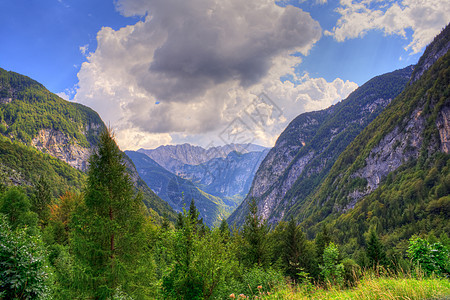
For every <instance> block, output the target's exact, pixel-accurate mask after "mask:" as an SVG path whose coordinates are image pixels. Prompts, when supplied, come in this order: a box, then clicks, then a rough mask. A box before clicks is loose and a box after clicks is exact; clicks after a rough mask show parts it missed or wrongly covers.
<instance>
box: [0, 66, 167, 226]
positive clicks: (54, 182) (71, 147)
mask: <svg viewBox="0 0 450 300" xmlns="http://www.w3.org/2000/svg"><path fill="white" fill-rule="evenodd" d="M104 128H105V125H104V123H103V121H102V120H101V119H100V117H99V115H98V114H97V113H96V112H95V111H93V110H92V109H90V108H88V107H86V106H83V105H81V104H78V103H72V102H69V101H65V100H63V99H61V98H60V97H58V96H57V95H55V94H53V93H51V92H49V91H48V90H47V89H46V88H45V87H44V86H43V85H42V84H40V83H38V82H36V81H35V80H32V79H30V78H29V77H26V76H23V75H20V74H18V73H14V72H8V71H6V70H4V69H1V68H0V137H1V139H0V154H1V155H0V172H2V173H3V174H4V175H5V176H2V178H0V181H1V182H0V183H2V184H3V185H11V184H14V185H17V184H20V185H24V186H27V187H28V188H30V187H32V186H33V185H34V184H35V183H36V182H37V180H38V179H39V177H40V176H42V175H44V174H45V176H47V177H49V181H50V186H51V188H52V190H53V194H54V196H55V197H57V196H59V195H62V193H64V192H65V191H66V190H70V189H75V190H82V189H83V187H84V183H85V181H86V174H85V173H84V171H86V169H87V161H88V158H89V156H90V153H91V152H92V149H93V148H94V147H95V146H96V144H97V142H98V133H99V132H100V131H101V130H103V129H104ZM125 161H126V163H127V166H128V170H129V172H130V176H131V178H132V180H133V182H134V183H135V186H136V190H138V189H140V190H141V192H142V194H143V202H144V203H145V204H146V206H147V207H149V208H152V209H153V210H154V211H156V212H157V213H158V214H159V215H161V216H162V215H167V216H168V217H169V218H171V219H173V220H174V219H175V213H174V212H173V210H172V209H171V208H170V206H169V205H168V204H167V203H165V202H164V201H163V200H161V199H160V198H159V197H158V196H157V195H156V194H154V193H153V192H152V191H151V190H150V189H149V188H148V187H147V185H146V184H145V183H144V182H143V181H142V179H141V178H140V177H139V175H138V173H137V171H136V169H135V167H134V165H133V163H132V162H131V161H130V160H129V159H127V158H125Z"/></svg>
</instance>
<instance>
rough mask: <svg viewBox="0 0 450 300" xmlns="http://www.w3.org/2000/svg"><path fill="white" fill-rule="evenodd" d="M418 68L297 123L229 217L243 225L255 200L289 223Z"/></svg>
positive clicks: (274, 218)
mask: <svg viewBox="0 0 450 300" xmlns="http://www.w3.org/2000/svg"><path fill="white" fill-rule="evenodd" d="M412 71H413V68H412V67H411V66H410V67H406V68H404V69H402V70H397V71H394V72H391V73H387V74H384V75H380V76H377V77H375V78H373V79H371V80H369V81H368V82H367V83H365V84H364V85H362V86H361V87H359V88H358V89H356V90H355V91H354V92H353V93H351V94H350V95H349V96H348V97H347V99H345V100H343V101H341V102H339V103H337V104H335V105H333V106H331V107H329V108H327V109H324V110H321V111H315V112H308V113H304V114H301V115H299V116H298V117H297V118H295V119H294V120H293V121H292V122H291V123H290V124H289V125H288V127H287V128H286V129H285V130H284V131H283V133H282V134H281V135H280V136H279V138H278V140H277V142H276V144H275V146H274V147H273V148H272V149H271V150H270V152H269V153H268V154H267V156H266V158H265V159H264V161H263V162H262V163H261V165H260V167H259V169H258V171H257V172H256V175H255V178H254V180H253V183H252V187H251V189H250V192H249V194H248V196H247V198H246V200H245V201H243V202H242V204H241V205H240V206H239V207H238V208H237V209H236V211H235V212H233V214H232V215H231V216H230V217H229V218H228V222H229V223H230V224H234V223H236V224H237V225H241V224H242V223H243V221H244V218H245V216H246V214H247V212H248V200H249V199H251V198H255V200H256V201H257V205H258V210H259V212H260V213H261V215H262V216H263V217H264V218H265V219H268V221H269V222H270V223H276V222H278V221H279V220H282V219H283V218H284V219H285V215H286V213H287V211H289V210H290V209H291V207H292V206H299V205H301V203H303V201H304V199H306V198H307V197H308V196H309V195H310V194H311V193H312V192H313V191H314V190H315V189H316V188H317V187H318V186H319V185H320V184H321V183H322V182H323V180H324V178H325V177H326V176H327V174H328V173H329V172H330V169H331V167H332V166H333V164H334V163H335V162H336V160H337V158H338V156H339V155H340V154H341V153H342V151H344V150H345V148H346V147H347V146H348V145H349V144H350V142H351V141H353V140H354V139H355V137H356V136H357V135H358V134H359V133H360V132H361V131H362V130H363V129H364V128H365V127H366V126H367V125H368V124H369V123H370V122H371V121H373V120H374V119H375V118H376V117H377V116H378V115H379V114H380V112H381V111H383V109H384V108H385V107H386V106H387V105H388V104H389V103H390V102H391V101H392V99H393V98H395V97H396V96H397V95H398V94H400V92H401V91H402V90H403V89H404V87H405V85H406V84H407V82H408V80H409V78H410V76H411V73H412Z"/></svg>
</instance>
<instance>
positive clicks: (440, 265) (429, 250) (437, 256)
mask: <svg viewBox="0 0 450 300" xmlns="http://www.w3.org/2000/svg"><path fill="white" fill-rule="evenodd" d="M407 251H408V256H409V258H410V259H411V260H412V262H413V264H415V265H416V266H418V267H420V268H421V269H422V271H423V272H424V273H425V274H426V275H431V274H436V275H443V274H448V273H449V263H450V261H449V251H448V249H447V247H445V246H444V245H442V244H441V243H440V242H437V243H433V244H430V243H429V242H428V241H426V240H424V239H421V238H419V237H413V238H411V239H410V241H409V248H408V250H407Z"/></svg>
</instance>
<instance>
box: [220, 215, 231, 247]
mask: <svg viewBox="0 0 450 300" xmlns="http://www.w3.org/2000/svg"><path fill="white" fill-rule="evenodd" d="M219 231H220V234H221V235H222V236H223V241H224V242H225V243H226V242H228V240H229V238H230V227H229V226H228V222H227V220H225V219H222V222H220V226H219Z"/></svg>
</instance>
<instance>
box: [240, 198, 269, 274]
mask: <svg viewBox="0 0 450 300" xmlns="http://www.w3.org/2000/svg"><path fill="white" fill-rule="evenodd" d="M249 207H250V211H249V214H248V215H247V217H246V218H245V223H244V225H243V226H242V237H243V242H244V243H243V244H242V250H241V255H242V261H243V263H244V265H245V266H247V267H252V266H254V265H257V266H259V267H261V266H267V264H268V263H269V255H270V249H269V243H268V239H267V234H268V233H269V226H268V225H267V221H266V220H263V219H262V218H261V217H260V216H259V215H258V207H257V206H256V202H255V199H252V200H251V201H250V203H249Z"/></svg>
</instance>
